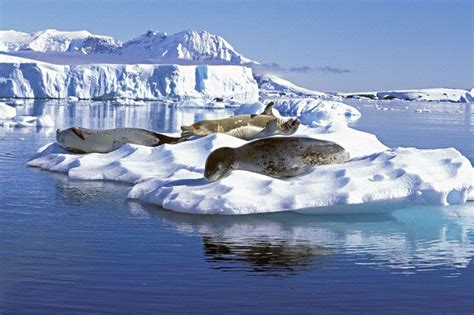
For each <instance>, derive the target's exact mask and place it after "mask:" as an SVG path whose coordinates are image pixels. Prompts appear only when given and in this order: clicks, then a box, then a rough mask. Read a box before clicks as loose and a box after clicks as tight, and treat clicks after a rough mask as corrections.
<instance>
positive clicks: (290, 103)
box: [235, 98, 361, 126]
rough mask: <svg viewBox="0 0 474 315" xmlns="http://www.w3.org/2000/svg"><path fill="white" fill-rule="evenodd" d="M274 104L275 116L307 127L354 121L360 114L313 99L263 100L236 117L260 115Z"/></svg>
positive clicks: (246, 106)
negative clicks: (295, 118) (267, 106)
mask: <svg viewBox="0 0 474 315" xmlns="http://www.w3.org/2000/svg"><path fill="white" fill-rule="evenodd" d="M270 101H273V102H274V103H275V105H274V109H276V110H277V112H275V111H274V114H275V115H279V114H281V115H284V116H296V117H298V118H299V119H300V120H301V122H302V123H303V124H305V125H309V126H327V125H329V124H335V123H342V124H347V123H348V122H352V121H355V120H357V119H359V118H360V116H361V114H360V112H359V111H358V110H357V109H356V108H354V107H352V106H349V105H346V104H344V103H341V102H336V101H328V100H319V99H313V98H288V99H285V98H283V99H281V98H280V99H276V100H270V99H269V100H265V101H264V102H263V103H253V104H247V105H243V106H241V107H240V108H239V109H237V110H236V111H235V114H236V115H241V114H255V113H261V112H262V111H263V109H264V108H265V105H266V104H267V103H269V102H270Z"/></svg>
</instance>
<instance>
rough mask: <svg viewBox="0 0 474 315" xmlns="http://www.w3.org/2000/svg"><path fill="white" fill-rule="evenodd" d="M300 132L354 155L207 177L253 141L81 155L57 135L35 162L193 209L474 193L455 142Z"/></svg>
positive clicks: (260, 208)
mask: <svg viewBox="0 0 474 315" xmlns="http://www.w3.org/2000/svg"><path fill="white" fill-rule="evenodd" d="M296 135H299V136H308V137H314V138H318V139H323V140H330V141H334V142H336V143H338V144H339V145H341V146H343V147H344V148H346V150H347V151H348V152H349V153H350V155H351V157H352V159H351V160H350V161H348V162H346V163H344V164H338V165H325V166H316V167H314V168H313V169H312V171H311V172H309V173H307V174H305V175H303V176H299V177H294V178H288V179H275V178H271V177H267V176H264V175H261V174H256V173H251V172H246V171H233V172H232V173H231V175H230V176H228V177H226V178H224V179H222V180H220V181H218V182H212V183H210V182H207V181H206V180H205V179H204V178H203V171H204V164H205V161H206V158H207V156H208V154H209V153H210V152H212V151H213V150H215V149H217V148H219V147H223V146H229V147H238V146H241V145H243V144H245V143H246V142H245V141H243V140H240V139H237V138H234V137H231V136H228V135H225V134H213V135H210V136H207V137H203V138H200V139H196V140H193V141H188V142H182V143H179V144H176V145H168V144H166V145H163V146H159V147H144V146H139V145H131V144H127V145H124V146H123V147H121V148H120V149H118V150H116V151H114V152H111V153H108V154H87V155H75V154H70V153H67V152H66V151H64V150H63V149H62V148H61V147H60V146H59V145H58V144H56V143H52V144H48V145H46V146H44V147H43V148H41V149H40V150H39V151H38V153H37V154H36V155H35V156H34V157H33V158H32V159H31V160H30V161H29V162H28V165H30V166H34V167H39V168H41V169H45V170H50V171H55V172H63V173H66V174H68V176H70V177H71V178H75V179H81V180H113V181H121V182H126V183H130V184H133V185H134V186H133V187H132V189H131V191H130V193H129V198H134V199H140V200H142V201H145V202H149V203H153V204H157V205H161V206H163V207H164V208H166V209H170V210H174V211H178V212H185V213H194V214H228V215H238V214H253V213H266V212H278V211H297V212H302V213H360V212H374V211H387V210H388V209H393V208H394V207H395V208H397V207H401V206H405V205H408V204H413V203H415V204H435V205H449V204H461V203H464V202H466V201H467V200H468V199H474V189H473V188H472V187H473V179H474V172H473V168H472V165H471V163H470V162H469V160H468V159H467V158H465V157H464V156H462V155H461V154H460V153H459V152H458V151H456V150H454V149H439V150H419V149H415V148H393V149H388V148H387V147H386V146H384V145H383V144H382V143H381V142H380V141H378V139H377V138H376V137H375V136H374V135H372V134H369V133H365V132H361V131H358V130H355V129H352V128H349V127H348V126H347V125H343V124H339V123H337V124H334V125H332V124H328V125H326V126H322V127H313V128H310V127H307V126H304V125H302V126H301V127H300V129H299V130H298V132H297V134H296Z"/></svg>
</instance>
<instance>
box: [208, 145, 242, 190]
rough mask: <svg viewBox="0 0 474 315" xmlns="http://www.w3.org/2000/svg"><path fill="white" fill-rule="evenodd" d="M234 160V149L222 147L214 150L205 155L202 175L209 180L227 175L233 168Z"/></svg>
mask: <svg viewBox="0 0 474 315" xmlns="http://www.w3.org/2000/svg"><path fill="white" fill-rule="evenodd" d="M235 160H236V156H235V150H234V149H232V148H228V147H223V148H219V149H217V150H214V151H213V152H212V153H211V154H210V155H209V156H208V157H207V160H206V167H205V169H204V177H205V178H206V179H207V180H208V181H210V182H213V181H216V180H220V179H222V178H224V177H227V176H228V175H229V174H230V172H231V171H232V170H233V169H234V163H235Z"/></svg>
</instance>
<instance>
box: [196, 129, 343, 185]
mask: <svg viewBox="0 0 474 315" xmlns="http://www.w3.org/2000/svg"><path fill="white" fill-rule="evenodd" d="M348 159H349V153H348V152H347V151H346V150H345V149H344V148H343V147H341V146H340V145H338V144H336V143H334V142H331V141H325V140H318V139H313V138H303V137H273V138H266V139H260V140H256V141H252V142H250V143H247V144H244V145H243V146H240V147H238V148H229V147H222V148H219V149H216V150H214V151H213V152H211V154H209V156H208V157H207V160H206V166H205V170H204V177H205V178H206V179H207V180H208V181H216V180H220V179H222V178H224V177H226V176H228V175H229V174H230V173H231V172H232V171H233V170H244V171H250V172H254V173H259V174H264V175H267V176H271V177H276V178H281V177H293V176H298V175H301V174H304V173H306V172H308V171H309V170H310V169H311V168H312V167H313V166H314V165H323V164H338V163H343V162H345V161H346V160H348Z"/></svg>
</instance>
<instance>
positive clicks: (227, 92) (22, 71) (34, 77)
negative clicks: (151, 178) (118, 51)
mask: <svg viewBox="0 0 474 315" xmlns="http://www.w3.org/2000/svg"><path fill="white" fill-rule="evenodd" d="M2 56H3V58H4V60H5V61H4V62H0V97H5V98H67V97H77V98H79V99H115V98H131V99H144V100H160V99H187V98H211V99H212V98H215V97H222V98H227V99H233V100H236V101H241V102H255V101H256V100H257V99H258V86H257V83H256V81H255V80H254V79H253V76H252V70H251V69H250V68H247V67H243V66H234V65H227V66H213V65H187V66H183V65H152V64H148V65H144V64H135V65H110V64H99V65H53V64H48V63H43V62H34V61H31V60H29V61H26V62H25V59H23V58H17V57H11V56H5V55H0V61H1V60H2ZM12 58H17V60H12Z"/></svg>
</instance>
